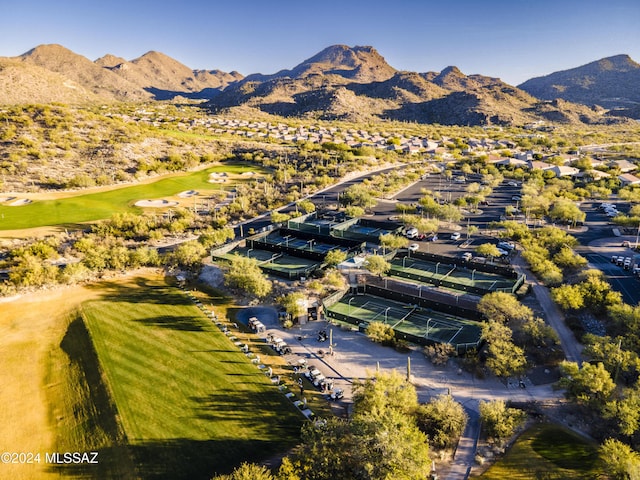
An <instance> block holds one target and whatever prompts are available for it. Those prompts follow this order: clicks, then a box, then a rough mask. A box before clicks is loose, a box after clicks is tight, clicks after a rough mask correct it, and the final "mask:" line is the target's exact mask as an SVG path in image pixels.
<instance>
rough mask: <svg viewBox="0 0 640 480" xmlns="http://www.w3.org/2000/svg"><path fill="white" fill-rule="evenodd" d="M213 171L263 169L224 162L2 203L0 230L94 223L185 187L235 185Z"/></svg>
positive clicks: (233, 171)
mask: <svg viewBox="0 0 640 480" xmlns="http://www.w3.org/2000/svg"><path fill="white" fill-rule="evenodd" d="M214 172H226V173H230V174H242V173H244V172H256V173H261V172H260V168H259V167H257V166H254V165H246V164H238V163H235V164H224V165H217V166H215V167H211V168H207V169H206V170H200V171H198V172H193V173H188V174H182V175H173V176H170V177H168V178H167V177H165V178H162V179H160V180H158V181H156V182H152V183H146V184H140V185H134V186H131V187H123V188H118V189H115V190H109V191H106V192H98V193H89V194H84V195H82V194H81V195H77V196H73V197H67V198H60V199H57V200H42V201H34V202H33V203H30V204H27V205H22V206H17V207H12V206H8V205H0V231H2V230H22V229H25V228H35V227H45V226H53V225H75V224H78V223H84V222H92V221H96V220H102V219H105V218H110V217H111V216H112V215H113V214H114V213H117V212H127V211H129V212H141V211H142V209H141V208H139V207H136V206H134V203H135V202H137V201H138V200H146V199H157V198H161V197H167V196H173V195H176V194H178V193H180V192H183V191H186V190H220V189H221V188H225V187H226V188H229V186H230V185H232V183H224V184H217V183H209V181H208V180H209V174H211V173H214Z"/></svg>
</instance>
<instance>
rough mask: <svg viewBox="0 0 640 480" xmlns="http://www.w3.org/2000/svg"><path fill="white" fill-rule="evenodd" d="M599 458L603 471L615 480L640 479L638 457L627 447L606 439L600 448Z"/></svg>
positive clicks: (639, 461) (611, 439)
mask: <svg viewBox="0 0 640 480" xmlns="http://www.w3.org/2000/svg"><path fill="white" fill-rule="evenodd" d="M599 457H600V460H601V461H602V463H603V464H604V470H605V471H606V472H608V473H609V475H611V477H612V478H614V479H616V480H638V479H640V455H639V454H638V452H635V451H634V450H633V449H632V448H631V447H630V446H629V445H627V444H625V443H622V442H621V441H619V440H615V439H613V438H608V439H607V440H605V441H604V443H603V444H602V446H601V447H600V452H599Z"/></svg>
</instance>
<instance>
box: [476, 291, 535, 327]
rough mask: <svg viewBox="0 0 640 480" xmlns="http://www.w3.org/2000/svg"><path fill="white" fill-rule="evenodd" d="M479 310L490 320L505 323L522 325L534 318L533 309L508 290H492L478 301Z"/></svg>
mask: <svg viewBox="0 0 640 480" xmlns="http://www.w3.org/2000/svg"><path fill="white" fill-rule="evenodd" d="M478 311H479V312H480V313H482V314H483V315H484V316H485V317H486V318H488V319H489V320H495V321H497V322H500V323H503V324H509V325H511V326H513V325H521V324H523V323H525V322H526V321H527V320H529V319H530V318H533V311H532V310H531V309H530V308H529V307H527V306H526V305H523V304H522V303H520V302H519V301H518V299H517V298H516V296H515V295H513V294H511V293H506V292H491V293H488V294H486V295H484V296H483V297H482V298H481V299H480V301H479V302H478Z"/></svg>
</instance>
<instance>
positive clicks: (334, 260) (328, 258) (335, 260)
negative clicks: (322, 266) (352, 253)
mask: <svg viewBox="0 0 640 480" xmlns="http://www.w3.org/2000/svg"><path fill="white" fill-rule="evenodd" d="M346 259H347V252H345V251H344V250H340V249H339V248H334V249H333V250H329V251H328V252H327V254H326V255H325V257H324V263H326V264H327V266H329V267H335V266H336V265H339V264H341V263H342V262H344V261H345V260H346Z"/></svg>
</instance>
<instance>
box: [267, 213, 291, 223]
mask: <svg viewBox="0 0 640 480" xmlns="http://www.w3.org/2000/svg"><path fill="white" fill-rule="evenodd" d="M290 218H291V215H289V214H288V213H281V212H276V211H273V212H271V223H273V224H275V225H277V224H279V223H284V222H286V221H287V220H289V219H290Z"/></svg>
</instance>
